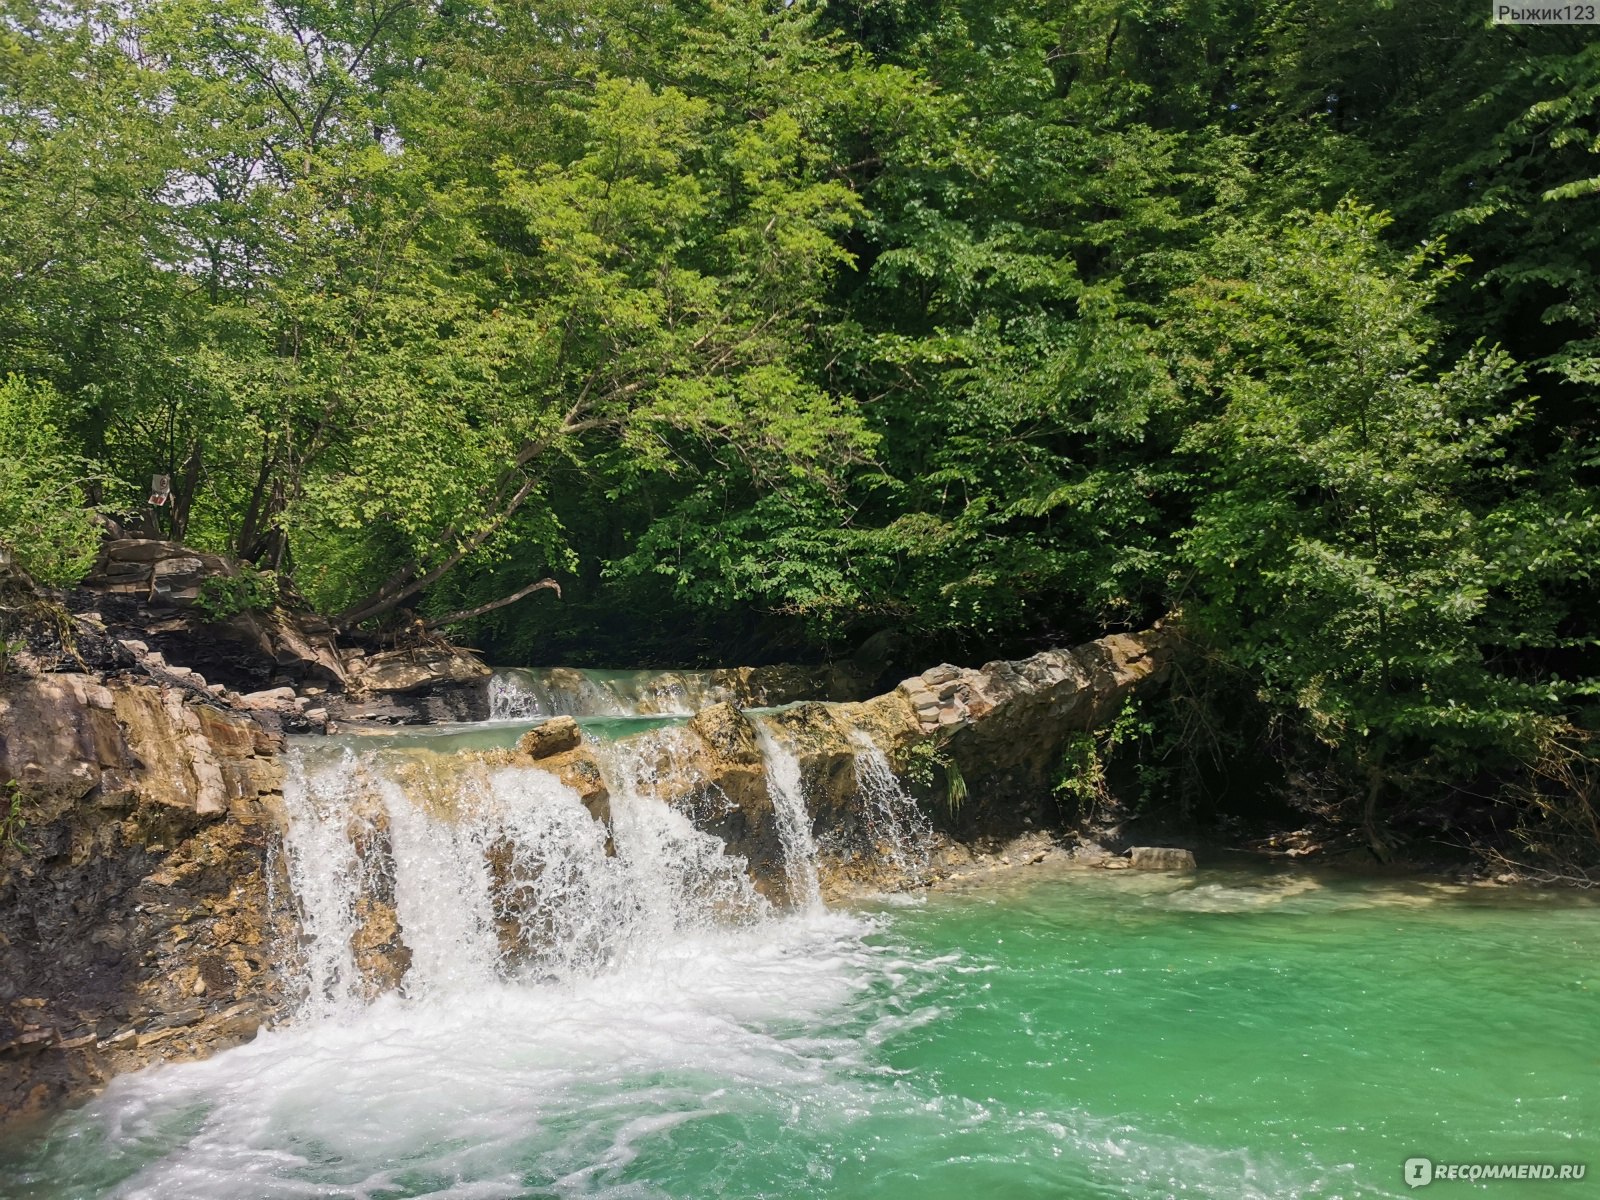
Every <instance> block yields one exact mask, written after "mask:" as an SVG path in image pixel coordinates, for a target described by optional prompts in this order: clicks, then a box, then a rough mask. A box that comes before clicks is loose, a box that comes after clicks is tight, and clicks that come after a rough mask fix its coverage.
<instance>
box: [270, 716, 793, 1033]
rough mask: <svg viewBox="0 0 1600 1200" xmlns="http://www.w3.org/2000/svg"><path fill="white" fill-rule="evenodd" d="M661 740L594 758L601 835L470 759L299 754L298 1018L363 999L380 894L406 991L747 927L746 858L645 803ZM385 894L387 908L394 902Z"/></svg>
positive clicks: (551, 787) (537, 780)
mask: <svg viewBox="0 0 1600 1200" xmlns="http://www.w3.org/2000/svg"><path fill="white" fill-rule="evenodd" d="M660 744H661V743H660V739H659V738H651V737H648V736H647V737H644V738H637V739H632V740H631V741H626V742H620V743H617V744H615V745H614V746H612V747H609V748H608V749H607V752H606V755H605V757H606V760H607V763H608V767H609V768H610V769H609V772H608V773H609V775H610V776H611V778H610V780H609V782H610V785H611V787H610V793H611V794H610V825H609V837H610V842H611V844H610V845H609V846H608V845H607V837H608V829H607V827H606V826H605V825H602V824H601V823H599V822H597V821H596V820H595V819H594V818H593V817H592V816H591V815H590V813H589V811H588V810H587V809H586V808H585V807H584V806H583V803H582V801H581V800H580V798H579V797H578V795H577V793H575V792H574V791H572V790H571V789H570V788H568V787H566V786H565V785H564V784H562V783H561V782H560V781H559V780H557V779H556V778H555V777H554V776H553V775H550V774H549V773H548V772H545V771H542V770H538V769H535V768H528V767H511V766H498V767H497V766H490V765H487V764H485V763H484V762H483V761H482V760H481V759H480V758H478V757H475V756H442V755H426V754H423V755H418V754H407V755H389V756H385V755H382V754H369V755H367V756H365V757H364V758H363V759H358V758H357V757H356V756H355V755H353V754H350V753H346V754H345V755H343V756H342V757H340V758H339V759H337V760H335V761H333V762H329V763H325V764H324V765H322V766H320V767H308V766H307V765H306V764H305V762H304V761H303V760H302V759H301V758H300V757H299V756H298V755H297V756H296V757H295V760H294V766H293V769H292V771H291V774H290V781H289V783H288V785H287V787H286V791H285V803H286V807H287V809H288V812H289V815H290V829H289V833H288V836H287V838H286V844H285V850H286V858H287V863H288V869H289V874H290V878H291V881H292V883H293V886H294V891H295V894H296V896H297V898H298V902H299V905H300V909H301V914H302V926H303V930H304V935H305V936H304V941H305V949H304V952H303V957H304V972H305V980H306V991H307V999H306V1012H307V1014H308V1015H327V1014H328V1013H330V1012H334V1011H340V1010H344V1011H349V1010H350V1009H352V1008H353V1007H357V1006H359V1005H360V1004H361V1003H363V1002H364V1001H365V999H366V998H367V996H368V994H369V993H370V992H371V991H372V990H374V989H373V987H372V986H371V985H370V983H369V982H368V981H367V980H365V979H364V974H370V965H369V966H368V967H367V969H366V971H365V972H364V970H363V966H362V964H361V963H359V962H358V961H357V958H358V955H357V953H356V951H355V950H354V949H353V946H357V945H360V944H362V943H363V942H364V941H365V942H369V943H370V942H372V941H375V940H378V939H375V938H372V937H364V932H365V931H364V926H365V925H366V924H367V923H371V922H374V921H376V923H378V924H382V923H383V914H382V912H381V908H382V906H383V905H384V904H385V903H386V902H392V910H393V923H394V925H395V926H396V927H397V930H398V938H399V940H400V942H401V943H403V946H404V952H403V956H402V957H401V958H400V959H399V962H400V965H401V969H403V971H404V990H405V992H406V993H407V995H409V996H412V997H422V996H442V995H449V994H452V993H456V992H459V991H462V990H464V989H470V988H474V987H482V986H486V985H490V984H493V983H496V982H530V981H550V980H561V979H572V978H575V977H579V976H586V975H593V974H595V973H597V972H598V971H600V970H603V969H606V968H609V967H613V966H615V965H616V964H617V963H618V962H620V961H623V960H626V959H627V958H629V956H630V955H637V954H639V953H642V952H648V951H649V950H650V949H651V948H653V947H656V946H659V945H660V944H661V942H662V939H664V938H667V937H670V936H673V935H677V934H681V933H684V932H687V931H694V930H707V929H711V928H713V927H717V926H725V925H729V924H738V923H741V922H748V921H750V920H754V919H758V918H760V917H761V916H763V915H766V913H767V912H768V905H767V904H766V902H765V901H764V900H763V899H762V898H761V897H760V896H759V895H758V894H757V892H756V891H755V889H754V887H753V885H752V884H751V882H750V879H749V877H748V876H747V874H746V873H745V869H744V867H745V864H744V862H743V860H741V859H737V858H734V857H731V856H729V855H728V854H726V853H724V847H723V845H722V843H721V842H720V841H718V840H717V839H716V838H714V837H712V836H710V835H708V834H705V833H702V832H700V831H698V830H696V829H695V828H694V827H693V826H692V825H691V824H690V822H689V821H688V819H687V818H686V817H684V816H683V815H682V814H680V813H678V812H676V811H674V810H673V809H672V808H670V807H669V806H668V805H666V804H663V803H661V802H660V801H658V800H656V799H654V798H652V797H649V796H648V795H647V794H646V793H647V790H648V789H647V786H646V783H645V775H646V773H647V771H648V770H649V765H648V764H649V763H650V761H651V760H652V758H653V757H655V755H656V754H658V753H659V751H660ZM391 897H392V901H391V899H390V898H391Z"/></svg>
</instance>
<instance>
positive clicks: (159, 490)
mask: <svg viewBox="0 0 1600 1200" xmlns="http://www.w3.org/2000/svg"><path fill="white" fill-rule="evenodd" d="M171 499H172V476H170V475H152V476H150V507H151V508H165V507H166V506H167V503H168V501H170V500H171Z"/></svg>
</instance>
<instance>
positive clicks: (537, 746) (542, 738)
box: [517, 717, 583, 758]
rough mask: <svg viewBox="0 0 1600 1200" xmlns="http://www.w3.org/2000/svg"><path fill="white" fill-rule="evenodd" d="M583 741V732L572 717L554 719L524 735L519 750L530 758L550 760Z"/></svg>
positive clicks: (518, 745)
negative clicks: (552, 756) (551, 757)
mask: <svg viewBox="0 0 1600 1200" xmlns="http://www.w3.org/2000/svg"><path fill="white" fill-rule="evenodd" d="M582 741H583V731H582V730H580V729H579V728H578V722H577V721H575V720H573V719H572V718H571V717H552V718H551V719H550V720H548V721H546V722H545V723H544V724H543V725H538V726H535V727H534V728H533V729H530V730H528V732H527V733H525V734H523V735H522V737H521V738H520V739H519V740H518V742H517V749H518V750H520V751H521V752H522V753H524V754H526V755H527V756H528V757H529V758H549V757H550V756H551V755H553V754H561V753H564V752H565V751H568V750H571V749H574V748H575V747H576V746H577V745H578V744H579V743H580V742H582Z"/></svg>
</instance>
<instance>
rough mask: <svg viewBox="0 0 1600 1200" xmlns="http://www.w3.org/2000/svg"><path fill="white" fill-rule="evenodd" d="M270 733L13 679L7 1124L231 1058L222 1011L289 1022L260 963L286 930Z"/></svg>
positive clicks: (1, 1062) (189, 709) (241, 720)
mask: <svg viewBox="0 0 1600 1200" xmlns="http://www.w3.org/2000/svg"><path fill="white" fill-rule="evenodd" d="M259 732H260V731H259V730H258V729H257V727H256V726H255V724H254V722H252V721H251V720H250V719H249V717H247V716H246V715H244V714H242V713H237V712H229V711H225V710H223V709H220V708H216V707H212V706H209V705H194V704H186V703H184V698H183V694H182V693H180V692H179V691H177V690H173V689H159V688H156V687H151V686H147V685H144V684H138V683H130V682H127V681H124V680H111V681H109V682H102V681H100V680H98V679H96V678H94V677H91V676H88V675H81V674H79V675H67V674H55V675H46V676H42V677H37V678H28V677H17V676H12V677H7V678H4V679H0V779H6V780H16V781H17V785H18V792H19V794H20V795H21V796H22V798H23V810H22V812H23V818H24V825H23V828H22V831H21V833H20V837H21V839H22V841H23V842H24V844H25V845H26V847H27V850H28V853H26V854H19V853H16V852H13V851H9V850H0V1044H10V1043H15V1046H14V1047H13V1050H12V1052H11V1053H9V1054H0V1123H4V1122H5V1121H7V1120H10V1119H12V1118H24V1117H27V1116H30V1115H37V1114H39V1113H42V1112H44V1111H46V1110H47V1109H49V1108H51V1107H54V1106H56V1105H58V1104H60V1103H61V1102H63V1101H65V1100H69V1099H72V1098H74V1097H78V1096H81V1095H83V1094H84V1093H86V1092H87V1091H90V1090H92V1089H94V1088H96V1087H98V1086H100V1085H101V1084H102V1083H103V1082H104V1081H105V1079H106V1078H107V1076H108V1075H109V1074H110V1073H112V1072H116V1071H123V1070H129V1069H132V1068H135V1067H138V1066H142V1065H145V1064H146V1063H149V1062H152V1061H155V1056H158V1055H159V1056H162V1057H165V1058H174V1057H194V1056H196V1055H201V1054H205V1053H208V1052H209V1051H210V1050H212V1049H216V1048H219V1047H220V1046H222V1045H228V1044H232V1041H230V1040H229V1036H230V1035H228V1034H227V1032H226V1031H218V1030H215V1029H213V1027H212V1024H210V1022H212V1017H211V1015H210V1014H211V1013H212V1012H213V1011H214V1010H215V1009H218V1008H227V1007H230V1006H234V1005H238V1004H247V1005H248V1006H249V1007H250V1009H251V1011H253V1012H255V1013H256V1014H257V1016H258V1017H263V1016H269V1015H271V1014H272V1013H273V1012H275V1011H276V1005H277V1004H278V1002H279V999H278V988H279V983H278V980H277V977H276V974H275V972H274V970H273V967H272V960H273V956H272V955H270V954H263V953H262V952H261V947H262V946H264V945H265V944H266V943H268V942H269V941H272V940H274V939H276V938H277V937H279V936H281V933H280V932H279V931H280V930H282V929H286V927H287V922H288V920H289V919H290V914H289V912H288V911H287V909H286V907H284V905H285V903H286V902H285V901H284V900H282V899H280V900H278V901H277V904H278V907H277V908H274V906H273V903H271V902H269V888H268V886H267V877H268V870H267V864H268V845H269V842H270V840H271V838H270V832H269V831H270V830H271V828H272V821H273V819H274V818H273V816H272V814H273V813H274V812H276V811H277V809H278V806H279V803H280V797H279V796H278V789H279V786H280V782H281V768H280V766H279V764H278V763H277V761H276V759H275V758H274V757H273V751H274V749H275V746H274V744H273V743H272V742H271V741H270V739H269V740H267V741H266V742H262V741H261V739H260V738H259V737H258V734H259ZM258 751H262V753H259V754H258ZM281 894H282V893H281V888H280V889H279V895H280V896H281ZM202 945H204V946H206V947H208V949H207V950H206V951H205V953H204V954H201V955H199V957H200V958H201V960H202V962H210V961H211V960H213V959H214V960H215V961H214V962H212V963H211V966H210V968H209V969H207V970H205V971H204V973H203V975H202V976H201V978H203V979H204V981H205V988H204V990H203V991H197V990H196V987H195V981H196V978H197V976H196V972H195V961H196V958H197V953H196V952H197V949H198V948H199V947H200V946H202ZM251 954H254V955H255V960H254V961H252V960H251V958H250V957H249V956H250V955H251ZM159 1014H168V1016H167V1017H166V1018H162V1017H161V1016H160V1015H159ZM169 1029H170V1030H172V1031H173V1033H172V1034H170V1035H169V1034H167V1033H166V1032H165V1031H166V1030H169ZM180 1032H181V1035H182V1036H181V1037H180V1036H177V1035H178V1034H179V1033H180ZM69 1035H70V1036H69ZM234 1040H237V1039H234ZM24 1048H27V1053H26V1054H22V1053H21V1051H22V1050H23V1049H24Z"/></svg>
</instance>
